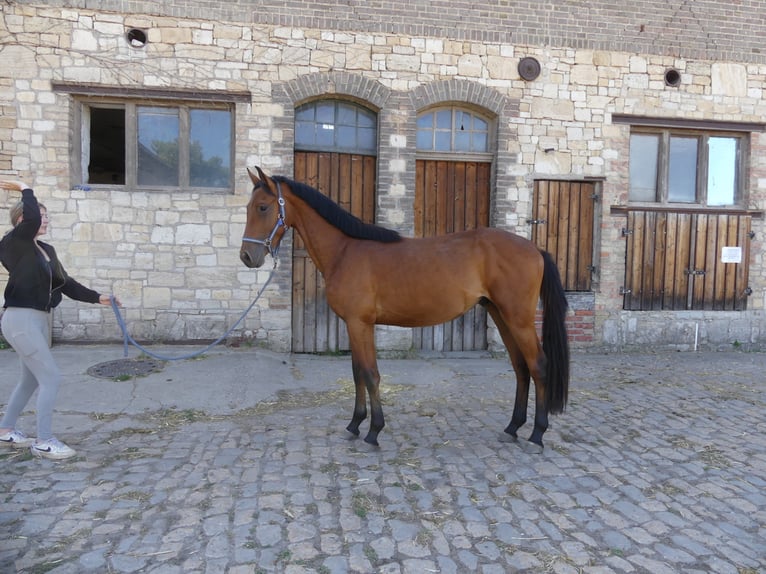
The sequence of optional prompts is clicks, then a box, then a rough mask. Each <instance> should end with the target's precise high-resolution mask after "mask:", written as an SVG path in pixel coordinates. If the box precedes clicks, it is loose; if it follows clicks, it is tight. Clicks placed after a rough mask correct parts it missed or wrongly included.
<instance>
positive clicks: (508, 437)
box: [497, 432, 519, 442]
mask: <svg viewBox="0 0 766 574" xmlns="http://www.w3.org/2000/svg"><path fill="white" fill-rule="evenodd" d="M497 438H498V440H499V441H500V442H519V437H517V436H516V435H515V434H511V433H507V432H501V433H500V436H499V437H497Z"/></svg>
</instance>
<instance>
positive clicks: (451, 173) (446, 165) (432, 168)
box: [413, 160, 491, 351]
mask: <svg viewBox="0 0 766 574" xmlns="http://www.w3.org/2000/svg"><path fill="white" fill-rule="evenodd" d="M490 170H491V164H490V163H484V162H472V161H442V160H418V161H417V166H416V178H417V179H416V185H415V236H416V237H433V236H435V235H443V234H446V233H452V232H455V231H462V230H465V229H474V228H476V227H481V226H484V227H487V226H488V225H489V197H490ZM434 288H437V289H438V286H434ZM413 344H414V347H415V348H416V349H421V350H435V351H469V350H481V349H486V348H487V313H486V311H485V310H484V309H483V308H482V307H479V306H475V307H473V308H472V309H470V310H469V311H468V312H467V313H466V314H465V315H463V316H462V317H458V318H456V319H454V320H452V321H450V322H448V323H444V324H442V325H436V326H434V327H423V328H420V329H415V330H414V331H413Z"/></svg>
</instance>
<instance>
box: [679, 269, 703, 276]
mask: <svg viewBox="0 0 766 574" xmlns="http://www.w3.org/2000/svg"><path fill="white" fill-rule="evenodd" d="M684 273H686V274H687V275H704V274H705V273H707V271H705V270H704V269H684Z"/></svg>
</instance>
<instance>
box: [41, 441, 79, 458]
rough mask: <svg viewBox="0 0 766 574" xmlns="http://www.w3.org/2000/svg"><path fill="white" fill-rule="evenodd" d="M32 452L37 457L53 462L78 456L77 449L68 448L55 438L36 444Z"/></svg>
mask: <svg viewBox="0 0 766 574" xmlns="http://www.w3.org/2000/svg"><path fill="white" fill-rule="evenodd" d="M30 450H31V451H32V454H33V455H35V456H42V457H44V458H50V459H53V460H63V459H65V458H70V457H73V456H74V455H76V454H77V451H76V450H75V449H73V448H70V447H68V446H67V445H65V444H64V443H63V442H61V441H60V440H59V439H57V438H55V437H53V438H51V439H48V440H46V441H43V442H36V443H35V444H33V445H32V447H31V448H30Z"/></svg>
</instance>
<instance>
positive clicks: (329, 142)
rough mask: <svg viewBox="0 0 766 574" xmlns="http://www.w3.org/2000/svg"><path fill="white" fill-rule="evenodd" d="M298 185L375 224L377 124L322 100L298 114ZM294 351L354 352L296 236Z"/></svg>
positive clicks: (367, 115) (345, 105)
mask: <svg viewBox="0 0 766 574" xmlns="http://www.w3.org/2000/svg"><path fill="white" fill-rule="evenodd" d="M295 148H296V150H295V179H296V181H300V182H303V183H306V184H308V185H310V186H312V187H314V188H316V189H318V190H319V191H321V192H322V193H324V194H325V195H327V196H329V197H330V198H331V199H332V200H333V201H335V202H337V203H338V204H339V205H340V206H341V207H343V208H344V209H346V210H347V211H350V212H351V213H353V214H354V215H356V216H357V217H359V218H360V219H361V220H362V221H365V222H368V223H373V222H374V220H375V182H376V157H375V152H376V149H377V118H376V116H375V114H374V113H373V112H371V111H369V110H367V109H365V108H363V107H361V106H357V105H356V104H352V103H350V102H344V101H340V100H322V101H319V102H312V103H310V104H306V105H304V106H301V107H300V108H298V109H297V110H296V113H295ZM292 277H293V288H292V350H293V352H295V353H335V352H341V351H348V350H350V347H349V343H348V334H347V332H346V325H345V323H344V322H343V320H342V319H340V318H339V317H338V316H337V315H336V314H335V313H334V312H333V311H332V309H330V306H329V305H328V304H327V299H326V296H325V284H324V279H323V277H322V274H321V273H320V272H319V271H318V270H317V268H316V267H315V266H314V263H313V261H311V258H310V257H309V255H308V252H307V251H306V248H305V245H304V244H303V241H302V240H301V238H300V236H299V235H298V234H297V233H296V234H294V235H293V273H292Z"/></svg>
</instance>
